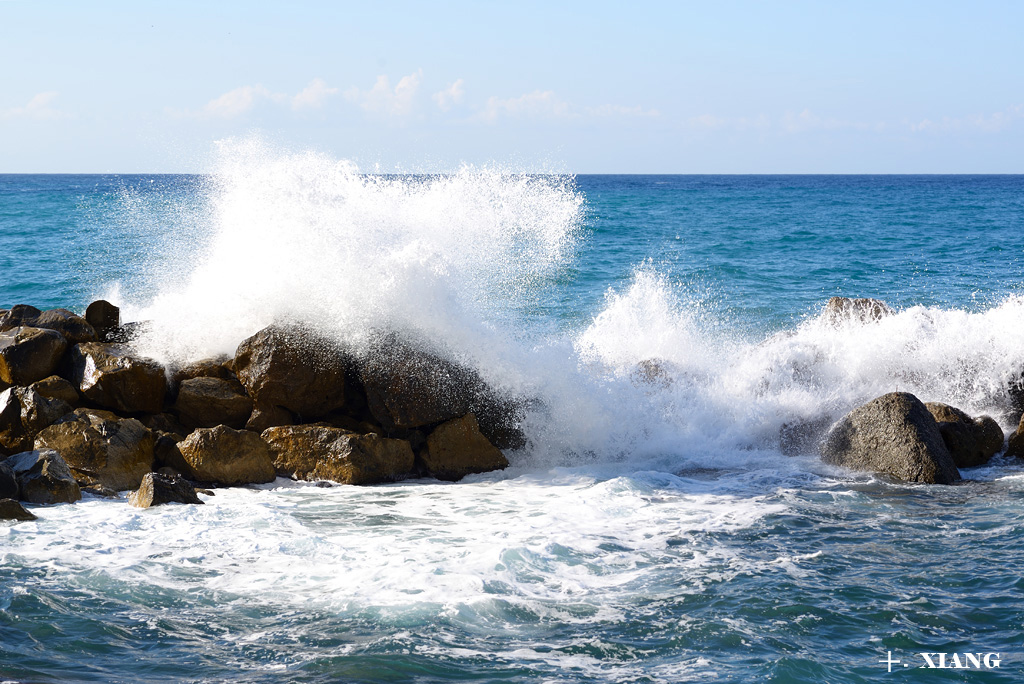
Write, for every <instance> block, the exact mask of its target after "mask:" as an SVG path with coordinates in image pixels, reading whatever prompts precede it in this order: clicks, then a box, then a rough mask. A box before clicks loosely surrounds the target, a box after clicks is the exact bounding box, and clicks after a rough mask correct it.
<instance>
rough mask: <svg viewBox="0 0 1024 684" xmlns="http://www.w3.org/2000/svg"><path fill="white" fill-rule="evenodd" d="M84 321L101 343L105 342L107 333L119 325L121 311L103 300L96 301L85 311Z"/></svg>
mask: <svg viewBox="0 0 1024 684" xmlns="http://www.w3.org/2000/svg"><path fill="white" fill-rule="evenodd" d="M85 320H86V321H88V323H89V325H91V326H92V327H93V329H94V330H96V334H97V335H99V336H100V341H101V342H107V341H108V340H107V333H108V332H110V331H111V330H116V329H117V328H118V327H120V325H121V309H119V308H118V307H116V306H114V305H113V304H111V303H110V302H108V301H107V300H105V299H97V300H96V301H95V302H93V303H92V304H90V305H89V306H88V307H87V308H86V310H85Z"/></svg>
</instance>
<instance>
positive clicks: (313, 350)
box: [234, 325, 349, 431]
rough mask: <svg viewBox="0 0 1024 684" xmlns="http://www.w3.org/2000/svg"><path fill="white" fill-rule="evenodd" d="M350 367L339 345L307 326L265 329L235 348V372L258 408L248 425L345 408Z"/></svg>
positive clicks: (262, 425)
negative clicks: (346, 383) (347, 375)
mask: <svg viewBox="0 0 1024 684" xmlns="http://www.w3.org/2000/svg"><path fill="white" fill-rule="evenodd" d="M348 367H349V364H348V360H347V357H346V355H345V354H344V353H343V351H342V350H341V349H340V348H339V347H338V345H337V344H336V343H334V342H333V341H332V340H330V339H328V338H326V337H324V336H322V335H319V334H317V333H316V332H314V331H312V330H310V329H308V328H303V327H300V326H294V325H292V326H286V325H272V326H270V327H268V328H264V329H263V330H261V331H259V332H258V333H256V334H255V335H253V336H252V337H250V338H248V339H246V340H244V341H243V342H242V343H241V344H240V345H238V350H237V351H236V352H235V360H234V370H235V374H236V375H237V376H238V379H239V380H240V381H241V383H242V385H244V386H245V389H246V391H247V392H248V393H249V396H250V397H252V399H253V402H254V403H255V408H256V410H255V411H254V412H253V415H252V418H251V419H250V421H249V424H248V426H247V427H249V429H252V430H259V431H262V430H263V429H265V428H267V427H270V426H271V425H275V424H281V423H282V422H284V423H291V422H304V421H305V422H308V421H310V420H314V419H316V418H320V417H323V416H326V415H327V414H329V413H330V412H332V411H334V410H336V409H339V408H341V407H342V406H343V405H344V403H345V379H346V374H347V372H348Z"/></svg>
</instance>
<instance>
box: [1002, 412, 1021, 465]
mask: <svg viewBox="0 0 1024 684" xmlns="http://www.w3.org/2000/svg"><path fill="white" fill-rule="evenodd" d="M1006 455H1007V456H1009V457H1010V458H1024V416H1021V419H1020V425H1018V426H1017V430H1016V431H1015V432H1014V433H1013V434H1012V435H1010V442H1009V444H1008V445H1007V447H1006Z"/></svg>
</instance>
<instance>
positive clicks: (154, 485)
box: [128, 473, 203, 508]
mask: <svg viewBox="0 0 1024 684" xmlns="http://www.w3.org/2000/svg"><path fill="white" fill-rule="evenodd" d="M128 502H129V503H130V504H131V505H132V506H137V507H138V508H149V507H151V506H162V505H163V504H169V503H182V504H201V503H203V502H202V501H200V500H199V497H198V496H196V490H195V488H194V487H193V486H192V485H191V484H189V483H188V482H186V481H185V480H183V479H181V478H177V477H167V476H166V475H161V474H160V473H146V477H144V478H142V484H140V485H139V489H138V491H135V492H132V495H131V496H130V497H128Z"/></svg>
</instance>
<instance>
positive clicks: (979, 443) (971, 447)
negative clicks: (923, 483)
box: [925, 402, 1003, 468]
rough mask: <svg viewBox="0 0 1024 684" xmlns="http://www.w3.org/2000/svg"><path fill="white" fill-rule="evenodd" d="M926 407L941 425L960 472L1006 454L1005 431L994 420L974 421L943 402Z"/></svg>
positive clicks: (988, 418)
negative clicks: (960, 469)
mask: <svg viewBox="0 0 1024 684" xmlns="http://www.w3.org/2000/svg"><path fill="white" fill-rule="evenodd" d="M925 406H926V407H927V408H928V412H929V413H931V414H932V416H933V417H934V418H935V420H936V422H937V423H938V425H939V434H941V435H942V441H943V442H945V444H946V448H948V449H949V453H950V455H952V456H953V462H954V463H955V464H956V467H957V468H972V467H974V466H980V465H984V464H985V463H988V462H989V460H991V459H992V457H993V456H995V455H996V454H998V453H999V452H1000V451H1002V450H1003V430H1002V428H1000V427H999V424H998V423H996V421H995V420H993V419H992V418H991V417H989V416H981V417H979V418H971V417H970V416H969V415H967V414H966V413H964V412H963V411H961V410H960V409H958V408H954V407H952V406H949V405H948V404H942V403H940V402H928V403H927V404H925Z"/></svg>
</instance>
